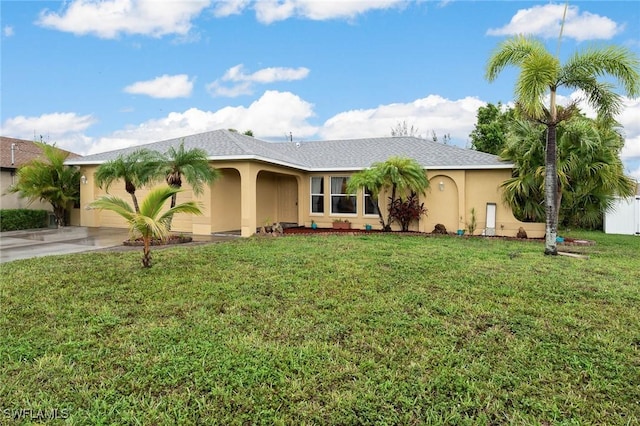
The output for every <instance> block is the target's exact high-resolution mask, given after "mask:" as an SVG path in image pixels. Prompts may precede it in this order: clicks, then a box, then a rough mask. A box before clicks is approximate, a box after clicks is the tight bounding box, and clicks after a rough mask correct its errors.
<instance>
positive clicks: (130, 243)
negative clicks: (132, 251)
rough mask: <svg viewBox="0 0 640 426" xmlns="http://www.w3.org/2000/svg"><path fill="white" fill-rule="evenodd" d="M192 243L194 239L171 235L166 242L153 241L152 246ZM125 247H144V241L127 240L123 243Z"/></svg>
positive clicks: (137, 239) (139, 239) (140, 239)
mask: <svg viewBox="0 0 640 426" xmlns="http://www.w3.org/2000/svg"><path fill="white" fill-rule="evenodd" d="M191 241H193V238H191V237H183V236H180V235H171V236H170V237H169V238H167V239H166V240H158V239H154V240H151V245H152V246H166V245H170V244H185V243H190V242H191ZM122 244H123V245H125V246H136V247H137V246H143V245H144V241H142V238H136V239H135V240H126V241H123V243H122Z"/></svg>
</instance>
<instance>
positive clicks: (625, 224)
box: [604, 184, 640, 236]
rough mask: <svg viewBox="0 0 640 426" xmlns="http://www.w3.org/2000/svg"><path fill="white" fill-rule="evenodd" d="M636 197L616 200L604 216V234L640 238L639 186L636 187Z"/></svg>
mask: <svg viewBox="0 0 640 426" xmlns="http://www.w3.org/2000/svg"><path fill="white" fill-rule="evenodd" d="M636 188H637V190H636V195H635V196H633V197H629V198H620V197H618V198H616V200H615V201H614V203H613V207H612V208H611V210H608V211H607V212H605V214H604V232H605V233H606V234H623V235H639V236H640V184H637V186H636Z"/></svg>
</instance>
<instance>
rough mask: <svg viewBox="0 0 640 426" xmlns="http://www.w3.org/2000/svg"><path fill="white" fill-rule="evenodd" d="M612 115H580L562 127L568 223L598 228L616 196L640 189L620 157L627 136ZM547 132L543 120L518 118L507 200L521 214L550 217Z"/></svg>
mask: <svg viewBox="0 0 640 426" xmlns="http://www.w3.org/2000/svg"><path fill="white" fill-rule="evenodd" d="M616 126H617V123H615V122H614V121H612V120H610V119H606V120H605V119H596V120H592V119H589V118H586V117H584V116H582V115H577V116H574V117H573V118H571V119H570V120H568V121H566V122H564V123H561V124H560V125H559V126H558V129H557V130H558V131H557V136H558V140H557V170H558V187H559V194H558V199H557V203H558V204H557V206H556V208H557V211H558V212H559V213H558V215H559V221H560V222H561V223H563V224H564V225H567V226H569V225H571V226H582V227H590V228H596V227H599V226H600V224H601V220H602V213H603V212H604V211H606V210H607V209H608V208H610V206H611V204H612V202H613V199H614V197H615V196H621V197H627V196H631V195H633V193H634V191H635V185H634V181H633V180H632V179H631V178H629V177H627V176H625V174H624V167H623V164H622V161H621V160H620V155H619V154H620V151H621V150H622V147H623V145H624V139H623V137H622V136H621V135H620V134H619V133H618V130H617V129H616ZM544 131H545V127H544V125H542V124H539V123H538V124H536V123H533V122H531V121H523V120H519V121H516V122H514V123H513V125H512V126H511V131H510V132H509V136H508V143H507V146H506V148H505V149H504V151H503V152H502V154H501V157H502V158H503V159H505V160H508V161H512V162H513V163H514V164H515V168H514V177H512V178H511V179H508V180H507V181H505V182H504V183H503V187H504V189H505V191H504V197H505V201H507V203H508V204H510V205H511V206H512V208H513V210H514V213H516V215H517V216H518V217H521V218H524V219H528V220H542V219H543V218H544V214H545V211H544V208H543V206H544V158H545V155H544Z"/></svg>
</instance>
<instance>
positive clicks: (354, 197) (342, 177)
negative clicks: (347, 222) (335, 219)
mask: <svg viewBox="0 0 640 426" xmlns="http://www.w3.org/2000/svg"><path fill="white" fill-rule="evenodd" d="M334 178H336V179H346V180H347V181H349V179H350V178H351V176H330V177H329V200H330V206H329V210H330V212H329V213H330V215H332V216H349V217H356V216H358V203H357V200H358V194H357V193H354V194H343V193H334V192H333V179H334ZM333 197H349V198H351V199H352V200H353V202H354V203H355V211H354V212H352V213H340V212H334V211H333Z"/></svg>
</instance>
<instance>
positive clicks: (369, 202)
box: [364, 188, 378, 216]
mask: <svg viewBox="0 0 640 426" xmlns="http://www.w3.org/2000/svg"><path fill="white" fill-rule="evenodd" d="M364 214H370V215H376V216H377V215H378V203H376V201H375V200H374V199H373V197H372V196H371V191H369V189H368V188H365V190H364Z"/></svg>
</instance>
